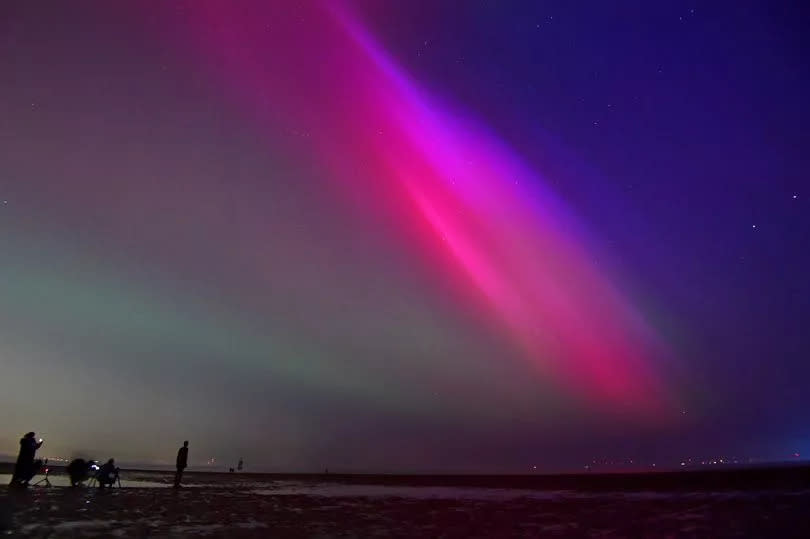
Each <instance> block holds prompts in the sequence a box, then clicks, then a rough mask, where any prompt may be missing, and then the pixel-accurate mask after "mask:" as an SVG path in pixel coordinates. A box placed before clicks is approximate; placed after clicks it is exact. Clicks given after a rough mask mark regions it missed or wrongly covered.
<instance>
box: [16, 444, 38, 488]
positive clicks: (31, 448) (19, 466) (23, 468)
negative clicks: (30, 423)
mask: <svg viewBox="0 0 810 539" xmlns="http://www.w3.org/2000/svg"><path fill="white" fill-rule="evenodd" d="M40 447H42V440H39V441H37V439H36V434H34V433H33V432H29V433H28V434H26V435H25V436H23V437H22V438H21V439H20V454H19V455H17V462H16V464H15V465H14V475H12V476H11V484H12V485H27V484H28V482H29V481H30V480H31V478H32V477H34V475H36V473H37V471H38V470H39V468H40V467H41V466H42V464H41V463H40V465H39V466H36V465H35V463H34V456H35V455H36V454H37V449H39V448H40Z"/></svg>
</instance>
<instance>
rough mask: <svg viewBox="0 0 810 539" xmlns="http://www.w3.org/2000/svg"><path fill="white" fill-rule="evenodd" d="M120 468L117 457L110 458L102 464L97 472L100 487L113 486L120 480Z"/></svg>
mask: <svg viewBox="0 0 810 539" xmlns="http://www.w3.org/2000/svg"><path fill="white" fill-rule="evenodd" d="M118 471H119V469H118V468H117V467H116V466H115V459H110V460H108V461H107V462H105V463H104V464H102V465H101V468H99V469H98V471H97V472H96V481H98V488H105V487H111V486H113V485H114V484H115V483H116V482H117V481H118Z"/></svg>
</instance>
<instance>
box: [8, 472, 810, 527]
mask: <svg viewBox="0 0 810 539" xmlns="http://www.w3.org/2000/svg"><path fill="white" fill-rule="evenodd" d="M136 479H137V478H136ZM140 479H149V480H151V481H152V483H151V484H153V485H155V484H164V483H165V482H167V481H168V476H167V475H166V474H147V476H146V477H141V478H140ZM189 483H190V485H189V487H187V488H184V489H181V490H179V491H175V490H173V489H168V488H138V487H128V488H122V489H114V490H109V491H101V492H100V491H98V490H97V489H90V488H78V489H71V488H59V487H55V488H29V489H27V490H22V491H19V490H8V489H7V487H5V486H4V487H0V508H2V509H0V510H2V511H5V513H6V514H5V515H4V516H3V515H0V519H2V518H4V519H5V521H6V522H5V525H6V528H5V531H4V533H7V534H10V535H12V536H19V537H85V536H95V537H115V536H120V537H181V536H208V537H371V536H387V537H391V536H394V537H656V538H658V537H808V536H810V535H808V533H807V532H806V531H805V528H810V524H808V522H810V490H807V489H803V488H796V487H795V486H791V487H790V488H782V489H769V490H739V489H721V490H715V491H706V490H703V491H684V490H678V489H675V490H672V489H669V490H658V491H654V490H642V491H632V490H630V491H628V490H620V489H615V490H613V491H609V490H600V491H593V490H554V491H549V490H536V489H535V490H529V489H515V488H511V487H510V488H506V489H503V488H491V487H488V488H480V487H458V486H451V487H441V486H435V485H434V486H403V485H394V486H390V485H389V486H386V485H385V484H384V482H382V481H378V482H377V484H376V485H363V484H360V483H358V482H356V481H355V482H353V484H352V482H349V484H347V483H346V482H342V483H340V482H338V483H335V482H333V479H331V478H330V479H328V480H327V479H323V478H321V479H318V480H317V481H316V480H312V481H309V482H306V481H278V480H267V479H266V478H264V479H247V478H246V479H243V480H241V481H235V480H228V479H223V480H216V479H214V480H212V479H211V478H210V477H203V478H200V477H197V478H196V479H195V478H193V477H192V478H190V482H189ZM130 484H134V483H130ZM364 493H365V494H364Z"/></svg>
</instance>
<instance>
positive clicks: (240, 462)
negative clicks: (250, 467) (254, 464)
mask: <svg viewBox="0 0 810 539" xmlns="http://www.w3.org/2000/svg"><path fill="white" fill-rule="evenodd" d="M244 465H245V461H244V460H242V457H239V464H237V465H236V470H237V471H239V472H241V471H242V467H243V466H244Z"/></svg>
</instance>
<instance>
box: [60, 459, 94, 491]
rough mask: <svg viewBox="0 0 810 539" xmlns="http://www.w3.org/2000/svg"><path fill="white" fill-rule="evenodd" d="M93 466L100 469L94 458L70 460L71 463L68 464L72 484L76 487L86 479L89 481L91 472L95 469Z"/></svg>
mask: <svg viewBox="0 0 810 539" xmlns="http://www.w3.org/2000/svg"><path fill="white" fill-rule="evenodd" d="M93 467H95V468H96V469H98V466H96V463H95V461H93V460H84V459H73V460H72V461H70V464H68V466H67V473H68V476H69V477H70V486H71V487H76V486H78V485H80V484H81V483H83V482H84V481H87V479H89V478H90V472H91V471H92V470H93Z"/></svg>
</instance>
